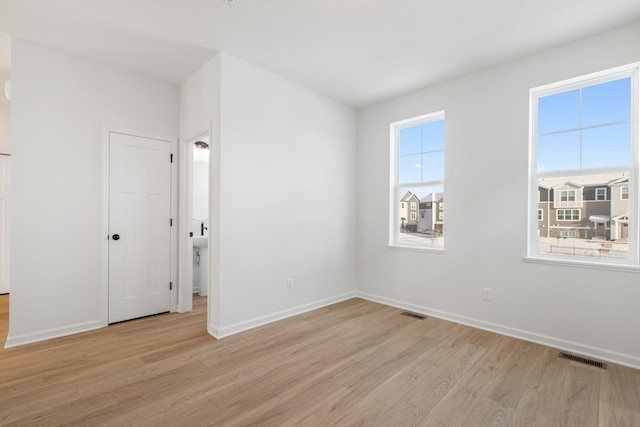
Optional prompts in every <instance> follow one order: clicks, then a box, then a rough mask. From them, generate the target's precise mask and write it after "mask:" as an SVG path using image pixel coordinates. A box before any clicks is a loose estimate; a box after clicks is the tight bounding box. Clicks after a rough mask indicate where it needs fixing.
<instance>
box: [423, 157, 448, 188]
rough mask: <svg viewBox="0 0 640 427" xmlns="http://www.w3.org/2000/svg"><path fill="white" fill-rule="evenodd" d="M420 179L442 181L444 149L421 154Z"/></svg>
mask: <svg viewBox="0 0 640 427" xmlns="http://www.w3.org/2000/svg"><path fill="white" fill-rule="evenodd" d="M422 181H444V151H436V152H434V153H424V154H422Z"/></svg>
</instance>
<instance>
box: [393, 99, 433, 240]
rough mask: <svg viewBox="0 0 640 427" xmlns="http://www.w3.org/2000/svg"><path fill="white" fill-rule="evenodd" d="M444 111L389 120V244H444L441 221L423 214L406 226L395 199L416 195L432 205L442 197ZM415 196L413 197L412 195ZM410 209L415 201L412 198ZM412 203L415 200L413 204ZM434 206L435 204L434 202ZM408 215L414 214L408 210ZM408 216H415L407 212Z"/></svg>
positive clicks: (421, 203)
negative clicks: (406, 118)
mask: <svg viewBox="0 0 640 427" xmlns="http://www.w3.org/2000/svg"><path fill="white" fill-rule="evenodd" d="M444 130H445V120H444V112H443V111H440V112H437V113H433V114H428V115H425V116H420V117H416V118H413V119H408V120H403V121H400V122H396V123H392V124H391V188H392V191H391V196H390V197H391V206H392V209H391V210H390V224H389V244H390V245H391V246H403V247H411V248H434V249H442V248H443V247H444V229H443V226H442V222H440V223H439V224H436V222H437V221H436V220H435V216H434V215H432V214H428V215H424V212H421V214H420V217H421V218H423V220H421V221H420V222H419V223H418V224H417V229H416V224H415V223H414V224H413V225H412V226H411V227H408V226H407V224H406V221H405V220H406V218H405V220H403V219H402V212H400V211H399V209H397V208H395V207H396V206H398V201H400V200H407V199H408V198H407V195H408V194H409V193H411V195H413V196H415V197H416V198H417V199H418V201H419V203H420V206H421V207H422V206H423V203H424V206H431V205H433V204H436V203H438V202H439V201H442V200H443V198H444V152H445V150H444V136H445V135H444ZM414 200H415V199H414ZM411 203H412V206H411V209H413V210H415V209H416V208H417V203H418V202H411ZM414 203H415V204H414ZM434 207H435V206H434ZM410 215H416V213H415V212H414V213H411V214H410ZM410 219H415V218H412V217H411V216H410Z"/></svg>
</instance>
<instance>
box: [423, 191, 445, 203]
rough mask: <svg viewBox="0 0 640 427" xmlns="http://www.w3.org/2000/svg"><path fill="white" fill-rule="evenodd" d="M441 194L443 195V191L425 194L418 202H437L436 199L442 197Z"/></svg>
mask: <svg viewBox="0 0 640 427" xmlns="http://www.w3.org/2000/svg"><path fill="white" fill-rule="evenodd" d="M443 196H444V193H429V194H427V195H426V196H424V197H423V198H422V199H420V202H421V203H424V202H437V201H438V200H440V199H442V197H443Z"/></svg>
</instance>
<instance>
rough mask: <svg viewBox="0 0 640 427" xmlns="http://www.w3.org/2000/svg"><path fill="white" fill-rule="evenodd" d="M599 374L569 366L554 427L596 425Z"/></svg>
mask: <svg viewBox="0 0 640 427" xmlns="http://www.w3.org/2000/svg"><path fill="white" fill-rule="evenodd" d="M600 375H601V374H600V372H597V371H596V370H594V369H590V368H588V367H582V366H573V365H571V364H569V366H568V368H567V376H566V381H565V383H564V387H563V389H562V394H561V395H560V400H559V402H558V409H557V411H556V415H555V420H554V426H558V427H560V426H576V427H578V426H579V427H590V426H597V425H598V411H599V396H600Z"/></svg>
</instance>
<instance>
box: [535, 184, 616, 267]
mask: <svg viewBox="0 0 640 427" xmlns="http://www.w3.org/2000/svg"><path fill="white" fill-rule="evenodd" d="M537 218H538V250H539V251H540V252H541V253H548V254H562V255H571V256H588V257H603V258H604V257H607V258H627V257H628V254H629V244H628V241H629V176H628V174H627V173H618V174H601V175H587V176H580V177H564V178H541V179H539V180H538V211H537Z"/></svg>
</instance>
